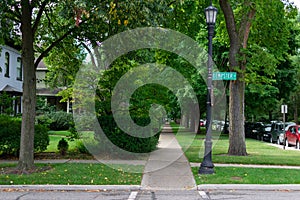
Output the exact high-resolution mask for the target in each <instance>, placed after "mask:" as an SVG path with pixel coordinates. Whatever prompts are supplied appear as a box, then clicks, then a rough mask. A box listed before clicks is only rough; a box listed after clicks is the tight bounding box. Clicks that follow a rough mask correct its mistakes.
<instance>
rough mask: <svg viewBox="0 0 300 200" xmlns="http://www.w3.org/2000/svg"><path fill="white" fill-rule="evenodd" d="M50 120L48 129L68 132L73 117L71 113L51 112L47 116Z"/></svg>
mask: <svg viewBox="0 0 300 200" xmlns="http://www.w3.org/2000/svg"><path fill="white" fill-rule="evenodd" d="M47 116H48V117H49V119H50V120H51V123H50V129H51V130H54V131H59V130H68V129H69V128H70V127H71V124H73V116H72V114H71V113H67V112H64V111H58V112H52V113H49V114H47Z"/></svg>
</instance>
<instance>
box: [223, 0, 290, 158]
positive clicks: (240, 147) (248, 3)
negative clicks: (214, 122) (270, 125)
mask: <svg viewBox="0 0 300 200" xmlns="http://www.w3.org/2000/svg"><path fill="white" fill-rule="evenodd" d="M219 3H220V7H221V10H222V12H223V14H224V17H225V23H226V30H227V33H228V37H229V43H230V47H229V56H228V57H229V70H230V71H236V72H237V73H238V80H236V81H230V86H229V90H230V98H229V119H230V127H229V132H230V134H229V149H228V154H230V155H241V156H245V155H247V151H246V145H245V133H244V121H245V119H244V117H245V110H244V109H245V108H244V107H245V96H244V95H245V86H246V85H245V84H246V83H251V82H253V81H254V80H255V81H258V80H259V79H261V78H262V77H265V76H264V73H265V74H267V75H268V76H269V78H266V79H265V80H264V81H267V82H268V83H269V84H270V81H271V82H272V80H271V79H270V77H272V76H274V74H275V69H276V66H277V63H278V61H283V60H284V57H283V55H284V54H285V52H286V51H287V49H288V45H287V41H288V36H289V34H288V32H287V18H288V16H287V14H289V13H292V12H293V8H292V7H290V4H289V2H284V3H285V4H284V3H283V2H281V1H280V0H276V1H272V2H269V3H267V2H261V1H256V0H241V1H234V2H233V1H230V0H219ZM279 29H280V30H279ZM250 30H251V33H252V34H251V35H250ZM270 38H271V39H270ZM275 38H276V39H275ZM263 55H264V56H263ZM262 58H263V59H265V58H266V59H267V60H268V62H263V63H262V62H261V61H264V60H261V59H262ZM249 61H250V62H249ZM253 61H254V62H253ZM266 66H267V67H266ZM263 67H264V68H266V69H267V70H266V69H264V68H263ZM252 75H255V76H254V80H249V78H253V77H252ZM264 81H262V82H264ZM258 82H261V81H258Z"/></svg>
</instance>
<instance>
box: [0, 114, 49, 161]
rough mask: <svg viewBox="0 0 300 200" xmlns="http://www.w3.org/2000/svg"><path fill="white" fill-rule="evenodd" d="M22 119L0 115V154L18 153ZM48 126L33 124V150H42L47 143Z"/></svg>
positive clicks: (45, 147)
mask: <svg viewBox="0 0 300 200" xmlns="http://www.w3.org/2000/svg"><path fill="white" fill-rule="evenodd" d="M21 124H22V119H21V118H16V117H10V116H6V115H0V154H9V155H18V153H19V149H20V139H21ZM48 130H49V129H48V128H47V127H46V126H43V125H35V134H34V150H35V151H44V150H46V149H47V146H48V145H49V136H48Z"/></svg>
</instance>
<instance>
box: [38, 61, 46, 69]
mask: <svg viewBox="0 0 300 200" xmlns="http://www.w3.org/2000/svg"><path fill="white" fill-rule="evenodd" d="M37 70H41V71H42V70H45V71H47V70H48V68H47V66H46V65H45V63H44V61H43V60H41V62H39V64H38V66H37Z"/></svg>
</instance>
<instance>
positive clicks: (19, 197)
mask: <svg viewBox="0 0 300 200" xmlns="http://www.w3.org/2000/svg"><path fill="white" fill-rule="evenodd" d="M28 194H30V192H27V193H25V194H22V195H20V196H18V197H17V198H16V200H20V199H21V198H22V197H24V196H26V195H28Z"/></svg>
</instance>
